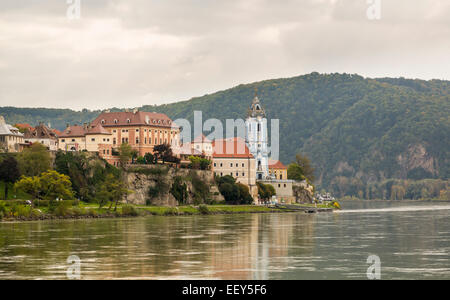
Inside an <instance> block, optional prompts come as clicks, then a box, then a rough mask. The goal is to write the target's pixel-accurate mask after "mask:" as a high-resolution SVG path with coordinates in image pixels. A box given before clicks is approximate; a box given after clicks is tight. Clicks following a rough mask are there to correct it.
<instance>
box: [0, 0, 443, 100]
mask: <svg viewBox="0 0 450 300" xmlns="http://www.w3.org/2000/svg"><path fill="white" fill-rule="evenodd" d="M416 2H417V3H416ZM67 7H68V5H67V3H66V1H65V0H39V1H38V0H34V1H31V0H3V1H2V2H1V3H0V106H6V105H12V106H20V107H37V106H39V107H70V108H75V109H81V108H92V109H94V108H107V107H112V106H117V107H134V106H141V105H145V104H160V103H166V102H173V101H179V100H186V99H188V98H190V97H193V96H200V95H203V94H205V93H211V92H214V91H217V90H220V89H226V88H229V87H232V86H234V85H237V84H240V83H248V82H253V81H257V80H263V79H270V78H278V77H288V76H295V75H299V74H304V73H308V72H312V71H319V72H326V73H331V72H347V73H359V74H362V75H364V76H371V77H381V76H404V77H413V78H423V79H431V78H440V79H450V59H449V57H448V53H450V40H449V39H448V36H450V18H449V17H450V3H449V1H447V0H423V1H414V2H413V1H407V0H382V12H381V13H382V14H381V20H378V21H370V20H368V19H367V16H366V10H367V8H368V4H367V1H366V0H284V1H271V0H227V1H221V0H170V1H163V0H135V1H126V0H110V1H108V0H96V1H86V0H81V19H80V20H74V21H69V20H68V19H67V18H66V10H67Z"/></svg>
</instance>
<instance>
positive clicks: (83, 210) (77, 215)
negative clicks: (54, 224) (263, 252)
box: [0, 204, 331, 222]
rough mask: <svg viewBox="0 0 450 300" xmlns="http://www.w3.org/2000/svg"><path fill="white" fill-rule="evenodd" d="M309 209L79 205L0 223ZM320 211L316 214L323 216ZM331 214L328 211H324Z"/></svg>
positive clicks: (27, 212)
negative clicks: (319, 213) (115, 208)
mask: <svg viewBox="0 0 450 300" xmlns="http://www.w3.org/2000/svg"><path fill="white" fill-rule="evenodd" d="M301 207H304V208H310V207H311V206H310V205H307V204H305V205H298V204H297V205H296V207H295V209H294V208H292V207H291V208H290V207H285V206H281V207H267V206H256V205H199V206H177V207H165V206H134V205H127V204H124V205H119V206H118V207H117V210H116V211H114V209H113V208H111V209H108V208H105V207H102V208H99V207H98V205H95V206H94V205H92V204H80V205H79V206H74V207H58V208H57V209H55V210H53V211H52V212H50V211H49V210H48V208H45V207H44V208H40V209H36V208H31V207H29V206H28V207H21V208H20V209H15V211H12V208H11V211H9V212H7V214H6V215H4V216H3V219H0V222H17V221H41V220H64V219H104V218H125V217H126V218H128V217H144V216H191V215H223V214H254V213H288V212H299V211H305V210H301V209H299V208H301ZM324 211H325V210H319V211H317V212H324ZM326 211H331V209H329V210H326Z"/></svg>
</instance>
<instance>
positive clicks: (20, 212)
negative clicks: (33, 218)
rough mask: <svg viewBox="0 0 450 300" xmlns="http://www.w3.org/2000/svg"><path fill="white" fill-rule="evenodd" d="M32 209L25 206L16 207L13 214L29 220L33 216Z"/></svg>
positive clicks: (13, 208) (12, 211)
mask: <svg viewBox="0 0 450 300" xmlns="http://www.w3.org/2000/svg"><path fill="white" fill-rule="evenodd" d="M31 211H32V208H31V207H29V206H25V205H14V206H13V207H12V208H11V213H12V214H13V216H14V217H25V218H29V217H30V215H31Z"/></svg>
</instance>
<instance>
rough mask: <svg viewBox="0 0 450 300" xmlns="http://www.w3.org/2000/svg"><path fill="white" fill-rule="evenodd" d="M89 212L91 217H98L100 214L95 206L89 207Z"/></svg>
mask: <svg viewBox="0 0 450 300" xmlns="http://www.w3.org/2000/svg"><path fill="white" fill-rule="evenodd" d="M87 213H88V215H89V216H91V217H97V216H98V213H97V211H96V210H95V209H93V208H91V209H89V210H88V212H87Z"/></svg>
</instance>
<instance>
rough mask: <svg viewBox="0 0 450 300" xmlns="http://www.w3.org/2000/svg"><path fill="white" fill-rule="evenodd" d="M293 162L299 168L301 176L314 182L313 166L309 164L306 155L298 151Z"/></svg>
mask: <svg viewBox="0 0 450 300" xmlns="http://www.w3.org/2000/svg"><path fill="white" fill-rule="evenodd" d="M295 163H296V164H297V165H298V166H299V167H300V168H301V170H302V173H303V176H305V177H306V178H307V179H308V180H309V181H310V182H314V179H315V177H314V168H313V167H312V166H311V161H310V160H309V158H308V157H307V156H306V155H303V154H301V153H298V154H297V155H296V156H295Z"/></svg>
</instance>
